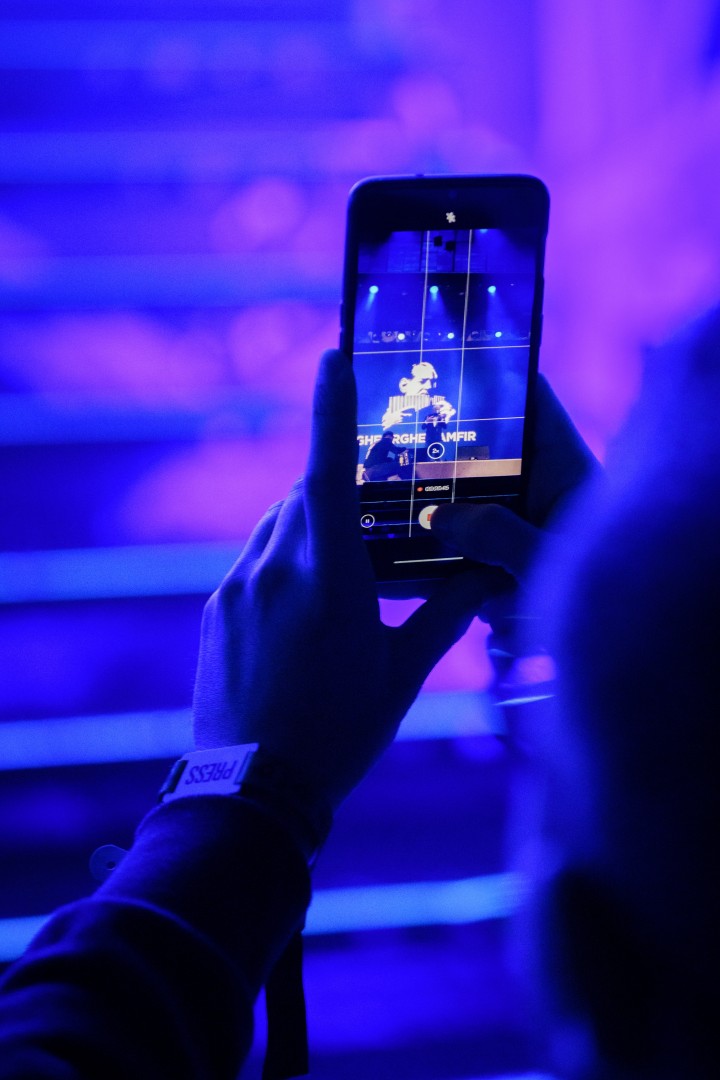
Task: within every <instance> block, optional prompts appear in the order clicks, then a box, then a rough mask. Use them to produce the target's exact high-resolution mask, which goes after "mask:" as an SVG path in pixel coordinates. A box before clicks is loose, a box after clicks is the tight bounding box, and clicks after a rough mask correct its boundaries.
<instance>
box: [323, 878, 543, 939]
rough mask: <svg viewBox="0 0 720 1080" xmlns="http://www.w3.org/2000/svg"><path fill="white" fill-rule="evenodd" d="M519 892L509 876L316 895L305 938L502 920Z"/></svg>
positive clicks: (521, 891) (512, 908) (518, 880)
mask: <svg viewBox="0 0 720 1080" xmlns="http://www.w3.org/2000/svg"><path fill="white" fill-rule="evenodd" d="M524 892H525V888H524V885H523V882H522V879H521V878H520V876H519V875H518V874H515V873H504V874H488V875H486V876H485V877H474V878H464V879H463V880H460V881H413V882H410V883H408V884H403V885H368V886H360V887H356V888H344V889H324V890H322V891H320V892H317V893H316V894H315V896H314V898H313V901H312V903H311V905H310V910H309V911H308V919H307V932H308V933H309V934H343V933H351V932H352V931H354V930H385V929H389V928H392V927H401V926H452V925H462V924H468V923H477V922H484V921H486V920H488V919H504V918H507V917H508V916H509V915H512V914H514V912H515V911H517V909H518V907H519V905H520V903H521V901H522V898H523V894H524Z"/></svg>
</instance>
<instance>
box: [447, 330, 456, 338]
mask: <svg viewBox="0 0 720 1080" xmlns="http://www.w3.org/2000/svg"><path fill="white" fill-rule="evenodd" d="M454 337H455V335H454V334H453V332H452V330H451V331H450V333H449V334H448V340H449V341H452V339H453V338H454Z"/></svg>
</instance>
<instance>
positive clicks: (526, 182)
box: [340, 176, 549, 583]
mask: <svg viewBox="0 0 720 1080" xmlns="http://www.w3.org/2000/svg"><path fill="white" fill-rule="evenodd" d="M548 213H549V197H548V192H547V189H546V188H545V186H544V184H543V183H542V182H541V181H540V180H538V179H536V178H535V177H532V176H408V177H403V176H399V177H374V178H370V179H368V180H363V181H361V182H360V183H359V184H357V185H356V186H355V187H354V188H353V189H352V191H351V193H350V199H349V203H348V219H347V238H346V248H345V268H344V279H343V301H342V308H341V336H340V347H341V348H342V349H343V350H344V351H345V352H346V353H347V354H348V355H351V356H352V360H353V364H354V368H355V375H356V380H357V387H358V432H357V445H358V457H357V472H356V480H357V484H358V488H359V495H360V509H359V522H358V527H359V529H360V530H361V531H362V534H363V536H364V537H365V539H366V541H367V543H368V550H369V552H370V556H371V559H372V563H373V566H374V568H375V573H376V576H377V578H378V581H380V582H406V583H411V582H422V581H426V580H427V579H429V578H436V577H443V576H446V575H447V574H450V573H453V572H455V571H457V570H460V569H462V568H463V566H466V565H467V561H466V560H464V559H463V557H462V556H460V555H458V554H457V552H453V551H450V550H448V549H446V548H444V547H443V545H442V544H441V543H440V541H439V540H438V539H437V538H436V537H434V536H433V535H432V534H431V532H430V517H431V516H432V513H433V511H434V509H435V508H436V507H437V506H438V505H439V504H440V503H442V502H455V501H462V502H468V503H482V502H488V501H490V502H496V503H502V504H504V505H506V506H509V507H511V508H512V509H514V510H516V511H517V512H518V513H519V514H522V513H523V509H524V497H525V488H526V486H527V477H528V471H529V456H528V455H529V447H530V445H531V437H532V422H533V400H534V391H535V382H536V376H537V366H538V351H539V347H540V337H541V331H542V295H543V260H544V253H545V238H546V235H547V226H548Z"/></svg>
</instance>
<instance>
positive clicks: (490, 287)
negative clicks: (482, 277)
mask: <svg viewBox="0 0 720 1080" xmlns="http://www.w3.org/2000/svg"><path fill="white" fill-rule="evenodd" d="M488 292H489V293H490V295H491V296H494V295H495V293H496V292H497V286H496V285H488Z"/></svg>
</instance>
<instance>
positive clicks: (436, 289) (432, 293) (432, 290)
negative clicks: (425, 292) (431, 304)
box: [430, 285, 440, 297]
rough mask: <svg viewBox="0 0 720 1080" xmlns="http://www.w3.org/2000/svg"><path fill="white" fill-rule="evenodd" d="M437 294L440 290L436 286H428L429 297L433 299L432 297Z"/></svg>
mask: <svg viewBox="0 0 720 1080" xmlns="http://www.w3.org/2000/svg"><path fill="white" fill-rule="evenodd" d="M439 292H440V289H439V288H438V286H437V285H431V286H430V295H431V296H433V297H434V296H437V294H438V293H439Z"/></svg>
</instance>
